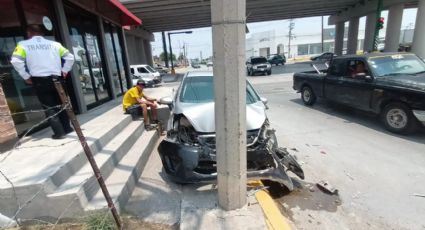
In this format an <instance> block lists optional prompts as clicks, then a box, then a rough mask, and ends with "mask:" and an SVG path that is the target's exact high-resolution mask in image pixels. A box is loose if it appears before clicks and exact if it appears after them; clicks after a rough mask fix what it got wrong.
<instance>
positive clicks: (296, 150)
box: [290, 148, 298, 152]
mask: <svg viewBox="0 0 425 230" xmlns="http://www.w3.org/2000/svg"><path fill="white" fill-rule="evenodd" d="M290 150H292V151H295V152H298V149H297V148H291V149H290Z"/></svg>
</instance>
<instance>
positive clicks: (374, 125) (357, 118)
mask: <svg viewBox="0 0 425 230" xmlns="http://www.w3.org/2000/svg"><path fill="white" fill-rule="evenodd" d="M290 101H291V102H293V103H296V104H299V105H300V106H303V107H304V108H307V109H313V110H316V111H320V112H322V113H325V114H329V115H332V116H336V117H339V118H341V119H344V120H345V121H344V122H345V123H356V124H359V125H362V126H364V127H367V128H370V129H373V130H375V131H379V132H382V133H385V134H388V135H391V136H394V137H399V138H403V139H406V140H409V141H414V142H417V143H421V144H425V128H424V127H419V129H418V130H417V131H416V132H415V133H412V134H409V135H399V134H395V133H391V132H389V131H388V130H386V129H385V128H384V126H383V125H382V123H381V121H380V120H379V116H376V115H374V114H371V113H368V112H364V111H360V110H356V109H353V108H349V107H347V106H344V105H338V104H335V103H332V102H329V101H323V100H319V101H317V102H316V104H315V105H313V106H305V105H304V103H303V102H302V100H301V99H300V98H296V99H291V100H290Z"/></svg>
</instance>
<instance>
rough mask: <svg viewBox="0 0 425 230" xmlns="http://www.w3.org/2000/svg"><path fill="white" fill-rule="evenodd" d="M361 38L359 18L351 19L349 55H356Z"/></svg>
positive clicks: (348, 44)
mask: <svg viewBox="0 0 425 230" xmlns="http://www.w3.org/2000/svg"><path fill="white" fill-rule="evenodd" d="M358 37H359V18H358V17H355V18H351V19H350V25H349V26H348V43H347V54H356V52H357V42H358Z"/></svg>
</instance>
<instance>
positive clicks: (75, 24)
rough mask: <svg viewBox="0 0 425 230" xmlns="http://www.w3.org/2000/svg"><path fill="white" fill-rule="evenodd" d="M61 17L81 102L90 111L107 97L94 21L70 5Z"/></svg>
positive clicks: (94, 19) (101, 56)
mask: <svg viewBox="0 0 425 230" xmlns="http://www.w3.org/2000/svg"><path fill="white" fill-rule="evenodd" d="M65 14H66V17H67V21H68V27H69V33H70V37H71V41H72V49H73V53H74V55H75V65H76V66H77V69H78V75H79V76H78V77H79V78H80V81H81V88H82V91H83V94H84V100H85V102H86V104H87V107H88V108H89V109H90V108H93V107H95V106H97V105H100V104H102V103H104V102H105V101H108V100H110V98H111V96H110V95H111V94H110V89H109V82H108V79H107V78H106V75H105V74H106V73H105V68H104V63H103V54H102V53H101V49H100V42H99V36H98V35H99V28H98V23H97V18H96V17H95V16H93V15H90V14H88V13H84V12H83V11H82V10H79V9H78V8H77V7H73V6H70V5H65Z"/></svg>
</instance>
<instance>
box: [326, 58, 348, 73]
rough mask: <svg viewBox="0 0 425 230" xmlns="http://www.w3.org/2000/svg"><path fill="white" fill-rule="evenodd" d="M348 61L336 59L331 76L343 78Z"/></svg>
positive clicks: (331, 69)
mask: <svg viewBox="0 0 425 230" xmlns="http://www.w3.org/2000/svg"><path fill="white" fill-rule="evenodd" d="M346 63H347V60H344V59H335V60H334V61H333V62H332V65H331V67H330V68H329V70H330V72H329V75H331V76H337V77H340V76H343V75H344V74H345V70H346V69H345V68H346Z"/></svg>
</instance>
